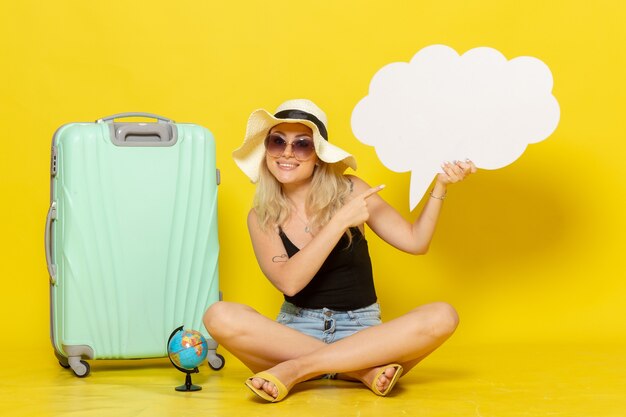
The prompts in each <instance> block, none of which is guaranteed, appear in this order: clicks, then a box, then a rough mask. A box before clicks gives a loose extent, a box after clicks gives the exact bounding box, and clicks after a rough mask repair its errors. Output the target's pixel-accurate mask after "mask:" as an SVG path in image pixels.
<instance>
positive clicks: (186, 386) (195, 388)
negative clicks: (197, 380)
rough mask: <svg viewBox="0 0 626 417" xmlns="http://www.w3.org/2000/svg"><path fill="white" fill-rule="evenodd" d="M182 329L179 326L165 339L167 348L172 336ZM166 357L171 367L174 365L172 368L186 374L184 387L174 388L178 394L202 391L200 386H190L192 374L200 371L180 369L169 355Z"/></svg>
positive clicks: (196, 369)
mask: <svg viewBox="0 0 626 417" xmlns="http://www.w3.org/2000/svg"><path fill="white" fill-rule="evenodd" d="M183 327H184V326H180V327H179V328H177V329H175V330H174V331H173V332H172V334H171V335H170V337H169V339H167V345H168V346H169V344H170V341H171V340H172V338H173V337H174V335H175V334H176V333H177V332H179V331H181V330H183ZM167 357H168V358H169V360H170V362H171V363H172V365H174V368H176V369H178V370H179V371H180V372H183V373H185V374H187V375H186V376H185V384H184V385H180V386H178V387H176V388H174V389H175V390H176V391H179V392H187V391H200V390H201V389H202V387H201V386H199V385H194V384H192V383H191V374H194V373H198V372H200V371H198V368H194V369H192V370H189V369H185V368H181V367H180V366H178V365H176V364H175V363H174V361H173V360H172V358H171V357H170V355H167Z"/></svg>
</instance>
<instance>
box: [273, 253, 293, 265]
mask: <svg viewBox="0 0 626 417" xmlns="http://www.w3.org/2000/svg"><path fill="white" fill-rule="evenodd" d="M288 259H289V257H288V256H287V254H286V253H283V254H282V255H278V256H274V257H273V258H272V262H276V263H277V262H287V260H288Z"/></svg>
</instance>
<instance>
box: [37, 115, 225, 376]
mask: <svg viewBox="0 0 626 417" xmlns="http://www.w3.org/2000/svg"><path fill="white" fill-rule="evenodd" d="M131 116H133V117H137V116H140V117H144V118H146V117H147V118H155V119H156V120H157V121H156V122H150V123H138V122H126V123H123V122H119V121H118V120H117V119H121V118H125V117H131ZM218 184H219V171H218V170H217V169H216V165H215V141H214V138H213V135H212V134H211V133H210V132H209V131H208V130H207V129H205V128H203V127H201V126H198V125H194V124H185V123H174V122H173V121H172V120H169V119H166V118H163V117H161V116H157V115H153V114H148V113H124V114H118V115H113V116H110V117H106V118H103V119H99V120H98V121H96V122H95V123H70V124H66V125H64V126H61V127H60V128H59V129H58V130H57V132H56V133H55V134H54V137H53V141H52V162H51V188H50V190H51V192H50V209H49V211H48V216H47V220H46V233H45V240H46V259H47V263H48V272H49V275H50V308H51V311H50V317H51V326H50V327H51V339H52V344H53V346H54V350H55V354H56V357H57V359H58V360H59V363H60V364H61V365H62V366H64V367H66V368H71V369H72V370H73V371H74V373H75V374H76V375H77V376H86V375H88V374H89V369H90V368H89V364H88V363H87V362H86V361H85V359H136V358H154V357H165V356H167V347H166V344H167V338H168V336H169V335H170V333H171V332H172V330H173V329H175V328H177V327H179V326H181V325H183V326H185V328H190V329H195V330H199V331H201V332H202V333H203V334H204V336H205V337H207V342H208V343H209V355H208V360H209V365H210V366H211V367H212V368H213V369H220V368H221V367H222V366H223V365H224V359H223V357H222V356H221V355H218V354H216V353H215V349H216V347H217V343H216V342H215V341H213V340H212V339H211V338H210V336H209V335H208V334H207V332H206V330H204V326H203V325H202V315H203V313H204V311H205V310H206V309H207V308H208V307H209V306H210V305H211V304H212V303H214V302H215V301H217V300H218V299H219V298H220V294H219V282H218V253H219V243H218V235H217V186H218Z"/></svg>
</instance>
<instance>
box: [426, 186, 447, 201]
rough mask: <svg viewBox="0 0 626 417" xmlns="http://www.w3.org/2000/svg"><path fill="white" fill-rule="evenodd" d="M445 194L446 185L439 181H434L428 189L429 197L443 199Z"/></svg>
mask: <svg viewBox="0 0 626 417" xmlns="http://www.w3.org/2000/svg"><path fill="white" fill-rule="evenodd" d="M447 194H448V187H447V186H446V185H445V184H442V183H440V182H436V183H435V186H434V187H433V189H432V190H430V197H431V198H434V199H436V200H443V199H444V198H446V195H447Z"/></svg>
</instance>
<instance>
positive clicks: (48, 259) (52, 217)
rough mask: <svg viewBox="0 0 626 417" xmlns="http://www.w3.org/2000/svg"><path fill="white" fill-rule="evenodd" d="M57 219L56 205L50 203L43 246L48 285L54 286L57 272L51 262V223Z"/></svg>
mask: <svg viewBox="0 0 626 417" xmlns="http://www.w3.org/2000/svg"><path fill="white" fill-rule="evenodd" d="M56 218H57V203H56V202H54V201H53V202H52V204H50V209H49V210H48V215H47V216H46V231H45V238H44V241H45V245H46V264H47V265H48V274H49V275H50V284H52V285H54V284H56V280H57V271H56V265H55V264H54V263H53V260H52V223H53V222H54V221H55V220H56Z"/></svg>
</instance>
